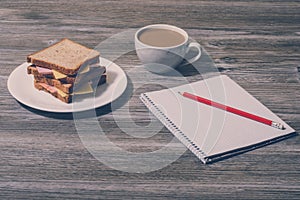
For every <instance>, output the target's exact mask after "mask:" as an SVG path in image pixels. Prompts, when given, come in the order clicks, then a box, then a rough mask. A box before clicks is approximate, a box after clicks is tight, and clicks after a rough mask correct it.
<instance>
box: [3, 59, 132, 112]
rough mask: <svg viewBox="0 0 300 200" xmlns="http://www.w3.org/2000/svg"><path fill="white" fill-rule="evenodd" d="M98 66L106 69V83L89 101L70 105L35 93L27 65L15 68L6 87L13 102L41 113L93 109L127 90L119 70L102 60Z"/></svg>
mask: <svg viewBox="0 0 300 200" xmlns="http://www.w3.org/2000/svg"><path fill="white" fill-rule="evenodd" d="M100 64H101V65H102V66H106V73H107V83H106V84H104V85H100V86H99V87H98V88H97V90H96V92H95V96H94V95H93V94H91V95H90V97H87V98H84V99H83V100H81V101H78V102H77V101H75V102H74V103H70V104H67V103H64V102H61V101H60V100H58V99H56V98H55V97H53V96H52V95H51V94H48V93H47V92H43V91H39V90H37V89H36V88H35V87H34V85H33V82H34V79H33V76H32V75H28V74H27V66H28V65H29V64H28V63H23V64H22V65H20V66H18V67H17V68H16V69H15V70H14V71H13V72H12V73H11V74H10V76H9V77H8V81H7V87H8V90H9V92H10V94H11V95H12V96H13V97H14V98H15V99H16V100H18V101H19V102H21V103H22V104H25V105H27V106H29V107H32V108H35V109H38V110H42V111H48V112H57V113H66V112H79V111H85V110H90V109H95V108H98V107H101V106H104V105H106V104H108V103H110V102H112V101H114V100H116V99H117V98H118V97H120V96H121V95H122V94H123V92H124V91H125V89H126V87H127V77H126V74H125V72H124V71H123V70H122V69H121V67H120V66H118V65H117V64H115V63H113V62H111V61H109V60H107V59H105V58H100Z"/></svg>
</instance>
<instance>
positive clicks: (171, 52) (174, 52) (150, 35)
mask: <svg viewBox="0 0 300 200" xmlns="http://www.w3.org/2000/svg"><path fill="white" fill-rule="evenodd" d="M135 48H136V52H137V55H138V57H139V59H140V60H141V62H142V63H143V65H144V66H145V67H146V68H147V69H148V70H149V71H152V72H155V73H165V72H168V71H170V70H172V68H175V67H176V66H178V65H179V64H180V63H181V62H182V60H183V58H184V57H185V55H186V54H187V53H188V52H189V50H190V49H191V48H196V49H197V50H198V54H197V55H196V56H195V57H193V58H191V59H188V60H187V61H188V62H190V63H192V62H194V61H196V60H198V59H199V58H200V56H201V47H200V44H198V43H196V42H189V37H188V34H187V33H186V32H185V31H184V30H182V29H181V28H178V27H176V26H171V25H167V24H154V25H149V26H145V27H143V28H141V29H139V30H138V31H137V32H136V34H135Z"/></svg>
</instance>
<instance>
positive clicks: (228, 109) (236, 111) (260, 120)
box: [178, 92, 284, 130]
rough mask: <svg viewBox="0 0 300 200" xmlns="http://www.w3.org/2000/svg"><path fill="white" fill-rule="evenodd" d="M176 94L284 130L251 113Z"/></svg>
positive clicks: (280, 126)
mask: <svg viewBox="0 0 300 200" xmlns="http://www.w3.org/2000/svg"><path fill="white" fill-rule="evenodd" d="M178 93H179V94H180V95H182V96H184V97H186V98H189V99H192V100H195V101H198V102H200V103H204V104H206V105H209V106H213V107H215V108H219V109H222V110H225V111H227V112H231V113H233V114H236V115H239V116H242V117H245V118H248V119H252V120H254V121H257V122H260V123H263V124H266V125H269V126H272V127H274V128H278V129H282V130H283V129H284V126H283V125H282V124H280V123H278V122H274V121H272V120H269V119H266V118H264V117H260V116H257V115H254V114H251V113H248V112H245V111H242V110H239V109H236V108H233V107H230V106H226V105H223V104H220V103H217V102H214V101H211V100H209V99H205V98H203V97H199V96H196V95H193V94H191V93H188V92H183V93H181V92H178Z"/></svg>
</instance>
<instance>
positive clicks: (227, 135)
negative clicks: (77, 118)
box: [140, 75, 296, 163]
mask: <svg viewBox="0 0 300 200" xmlns="http://www.w3.org/2000/svg"><path fill="white" fill-rule="evenodd" d="M178 92H189V93H193V94H196V95H198V96H201V97H204V98H207V99H211V100H213V101H215V102H219V103H222V104H224V105H228V106H231V107H234V108H237V109H240V110H243V111H246V112H249V113H252V114H255V115H258V116H261V117H265V118H268V119H272V120H273V121H276V122H279V123H281V124H283V125H284V127H285V129H284V130H280V129H277V128H274V127H271V126H268V125H265V124H263V123H260V122H257V121H254V120H251V119H247V118H245V117H241V116H239V115H236V114H233V113H229V112H227V111H224V110H221V109H218V108H214V107H212V106H209V105H205V104H202V103H199V102H196V101H192V100H190V99H188V98H185V97H183V96H181V95H180V94H178ZM140 99H141V100H142V101H143V103H144V104H145V105H146V106H147V108H148V109H149V110H150V111H151V112H152V113H153V114H154V116H155V117H156V118H157V119H158V120H160V121H161V122H162V123H163V124H164V126H166V127H167V128H168V129H169V130H170V131H171V132H172V133H173V134H174V135H175V136H176V137H177V138H178V139H179V140H180V141H181V142H182V143H183V144H184V145H185V146H186V147H187V148H188V149H189V150H190V151H191V152H193V153H194V154H195V155H196V156H197V157H198V158H199V159H200V160H201V161H202V162H203V163H210V162H214V161H218V160H221V159H224V158H228V157H231V156H233V155H236V154H240V153H243V152H246V151H249V150H252V149H255V148H258V147H261V146H265V145H268V144H270V143H273V142H277V141H280V140H282V139H285V138H288V137H290V136H293V135H295V134H296V133H295V130H294V129H292V128H291V127H290V126H289V125H288V124H286V123H285V122H284V121H283V120H281V119H280V118H279V117H278V116H277V115H275V114H274V113H273V112H272V111H271V110H269V109H268V108H267V107H266V106H264V105H263V104H262V103H261V102H259V101H258V100H257V99H256V98H254V97H253V96H252V95H250V94H249V93H248V92H247V91H246V90H244V89H243V88H242V87H240V86H239V85H238V84H237V83H235V82H234V81H233V80H232V79H230V78H229V77H228V76H226V75H221V76H216V77H212V78H208V79H205V80H201V81H197V82H193V83H190V84H185V85H181V86H178V87H174V88H170V89H163V90H159V91H153V92H147V93H143V94H141V96H140Z"/></svg>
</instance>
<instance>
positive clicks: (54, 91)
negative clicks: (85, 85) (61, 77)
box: [34, 75, 106, 103]
mask: <svg viewBox="0 0 300 200" xmlns="http://www.w3.org/2000/svg"><path fill="white" fill-rule="evenodd" d="M104 83H106V75H102V76H101V78H100V80H99V82H96V81H95V80H94V81H93V82H91V84H89V85H90V89H91V92H92V91H93V89H94V88H95V87H96V86H99V85H101V84H104ZM34 87H35V88H36V89H38V90H42V91H45V92H48V93H49V94H51V95H52V96H54V97H55V98H57V99H59V100H61V101H62V102H65V103H71V102H72V97H73V95H74V94H73V93H66V92H64V91H62V90H61V89H59V88H58V87H55V86H52V85H49V84H47V83H43V82H39V81H37V80H34ZM84 90H85V89H83V91H82V90H81V89H80V87H79V88H78V89H77V93H76V94H77V95H80V97H85V96H86V95H88V94H90V92H85V91H84Z"/></svg>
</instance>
